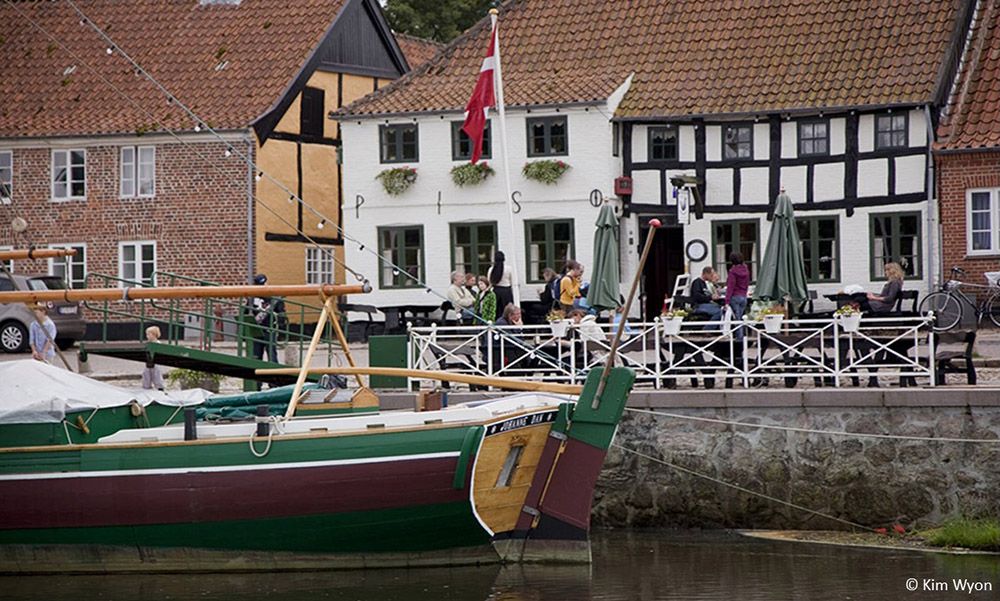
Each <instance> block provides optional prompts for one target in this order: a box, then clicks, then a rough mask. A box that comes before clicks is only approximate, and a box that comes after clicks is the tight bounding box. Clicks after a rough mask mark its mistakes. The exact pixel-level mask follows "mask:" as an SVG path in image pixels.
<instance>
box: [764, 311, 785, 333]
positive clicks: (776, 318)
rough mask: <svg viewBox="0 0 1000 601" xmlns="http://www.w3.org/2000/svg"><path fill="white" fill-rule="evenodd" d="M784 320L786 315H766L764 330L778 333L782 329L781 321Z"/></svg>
mask: <svg viewBox="0 0 1000 601" xmlns="http://www.w3.org/2000/svg"><path fill="white" fill-rule="evenodd" d="M784 320H785V316H784V315H765V316H764V331H765V332H767V333H768V334H777V333H778V332H780V331H781V322H782V321H784Z"/></svg>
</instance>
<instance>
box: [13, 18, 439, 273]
mask: <svg viewBox="0 0 1000 601" xmlns="http://www.w3.org/2000/svg"><path fill="white" fill-rule="evenodd" d="M77 4H78V5H79V6H80V8H81V10H82V14H81V13H77V12H75V11H74V8H73V7H72V6H71V5H70V4H68V3H63V2H30V3H29V2H16V3H2V4H0V22H2V23H4V27H3V34H2V37H0V64H2V65H3V67H2V74H3V75H2V77H0V248H9V247H18V248H21V247H27V246H29V245H33V246H37V247H63V246H68V247H73V248H76V249H77V250H78V254H77V255H76V256H75V257H74V258H73V259H72V260H71V261H70V263H69V264H68V265H67V264H65V263H64V262H62V261H61V260H60V261H55V262H53V261H49V262H45V261H17V262H16V264H14V265H12V267H13V269H14V270H15V271H16V272H22V273H38V272H43V273H44V272H49V273H55V274H59V275H65V276H66V278H67V280H68V281H69V283H70V284H71V285H72V286H74V287H83V286H85V285H88V284H89V285H91V286H104V285H115V282H114V280H112V281H110V282H109V281H108V279H107V278H104V277H102V276H107V277H108V278H112V279H120V280H129V281H143V282H151V281H153V280H154V279H156V278H157V275H159V279H160V280H161V281H160V283H161V284H166V283H168V282H166V281H163V280H164V273H167V272H168V273H176V274H183V275H184V276H186V277H192V278H198V279H205V280H212V281H216V282H222V283H230V284H231V283H242V282H246V281H247V279H248V277H249V276H250V275H252V274H253V273H256V272H260V271H264V272H266V273H267V274H268V276H269V279H270V281H271V282H272V283H277V284H286V283H304V282H309V283H317V282H330V281H334V280H341V279H342V277H343V271H342V270H341V269H339V268H338V266H337V264H338V262H339V261H342V258H343V253H342V246H341V245H342V241H343V240H342V237H341V236H340V233H339V231H338V229H337V227H336V226H337V225H339V223H340V218H341V217H340V216H341V201H342V198H341V197H342V194H341V191H340V179H341V178H340V166H339V160H338V154H339V151H340V131H339V127H338V126H337V124H335V123H333V122H331V121H329V119H327V117H326V116H327V113H328V112H330V111H332V110H336V109H337V108H338V107H340V106H343V105H346V104H348V103H350V102H351V101H353V100H355V99H357V98H360V97H362V96H364V95H366V94H368V93H370V92H372V91H373V90H376V89H378V88H379V87H380V86H381V85H383V84H385V83H388V82H389V81H391V80H393V79H395V78H397V77H399V76H400V75H402V74H404V73H406V72H407V71H408V70H409V65H408V64H407V61H406V58H405V57H404V55H403V53H402V51H401V49H400V47H399V45H398V44H397V43H396V41H395V38H394V37H393V35H392V32H391V30H390V29H389V27H388V24H387V22H386V21H385V18H384V16H383V14H382V11H381V8H380V6H379V3H378V2H377V0H296V1H295V2H291V3H289V2H285V1H284V0H253V1H240V0H135V1H133V2H129V3H122V2H118V1H115V0H85V1H82V2H78V3H77ZM91 25H93V26H96V27H97V28H99V29H101V30H102V31H104V32H106V33H107V35H109V36H110V38H111V41H108V39H104V38H102V37H101V35H100V34H99V32H98V31H95V28H94V27H92V26H91ZM408 41H412V42H413V44H412V46H413V47H414V48H415V49H417V50H420V51H424V49H423V48H422V46H421V45H420V44H419V43H418V42H419V41H417V40H408ZM415 51H416V50H415ZM125 54H127V55H129V56H131V57H132V58H134V59H135V61H136V62H137V63H138V64H139V65H141V66H142V67H143V68H144V69H145V70H146V71H148V72H149V73H150V74H152V76H153V77H155V78H156V79H157V80H158V81H159V82H160V83H161V84H162V85H163V86H164V87H165V88H166V89H167V90H168V91H169V92H170V94H172V95H173V98H175V99H176V101H172V100H171V99H170V98H169V97H168V96H167V95H166V94H165V93H164V92H163V91H162V90H160V89H158V88H157V87H156V86H155V85H154V84H153V83H152V82H151V81H150V80H148V79H147V78H145V77H143V76H142V75H141V73H139V72H138V71H137V70H136V69H135V68H134V67H133V66H132V65H131V64H130V63H129V62H128V61H127V60H126V58H125V56H124V55H125ZM179 103H183V104H185V105H187V106H188V107H190V108H191V110H192V111H193V112H194V113H195V115H196V118H195V117H192V116H191V115H189V114H187V113H186V112H185V111H183V110H181V108H180V107H179ZM209 128H211V129H214V130H215V131H216V132H217V134H218V135H216V134H214V133H212V132H210V131H208V130H209ZM241 155H245V156H248V157H250V158H251V159H252V161H253V162H252V163H251V162H248V161H246V160H244V158H243V157H242V156H241ZM254 163H256V166H255V165H254ZM262 172H263V173H262ZM265 174H266V177H265V176H264V175H265ZM272 178H273V179H272ZM279 183H280V185H279ZM289 191H291V192H292V193H293V194H294V195H295V196H298V197H300V198H302V199H304V200H305V202H307V203H309V205H310V206H312V207H314V208H315V209H316V210H317V211H319V212H320V213H322V214H323V215H324V216H326V217H327V219H326V221H325V222H323V221H322V220H321V218H319V217H317V216H316V215H315V214H314V213H312V212H310V210H309V209H304V208H303V207H302V206H301V205H299V204H298V203H297V202H294V200H293V199H292V200H290V193H289ZM17 218H21V219H24V220H25V221H26V222H27V224H28V229H27V230H26V231H24V232H17V231H15V229H14V228H12V227H11V223H12V221H13V220H15V219H17ZM88 274H89V275H88ZM88 280H89V282H88Z"/></svg>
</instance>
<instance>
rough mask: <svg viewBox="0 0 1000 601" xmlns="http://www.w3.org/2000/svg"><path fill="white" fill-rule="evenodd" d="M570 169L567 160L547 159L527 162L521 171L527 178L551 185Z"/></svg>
mask: <svg viewBox="0 0 1000 601" xmlns="http://www.w3.org/2000/svg"><path fill="white" fill-rule="evenodd" d="M568 170H569V164H568V163H566V162H565V161H560V160H557V159H547V160H543V161H532V162H530V163H525V164H524V169H522V170H521V173H522V174H523V175H524V177H525V178H527V179H530V180H534V181H536V182H541V183H543V184H548V185H551V184H554V183H556V182H557V181H559V178H560V177H562V175H563V173H566V172H567V171H568Z"/></svg>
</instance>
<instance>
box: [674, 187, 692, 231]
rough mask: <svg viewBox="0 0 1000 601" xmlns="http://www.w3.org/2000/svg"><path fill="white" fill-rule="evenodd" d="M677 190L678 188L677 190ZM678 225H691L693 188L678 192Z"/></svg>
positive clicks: (685, 188) (682, 189)
mask: <svg viewBox="0 0 1000 601" xmlns="http://www.w3.org/2000/svg"><path fill="white" fill-rule="evenodd" d="M675 189H676V188H675ZM677 192H678V194H677V223H680V224H689V223H691V221H690V219H691V188H688V187H687V186H685V187H684V188H681V189H680V190H678V191H677Z"/></svg>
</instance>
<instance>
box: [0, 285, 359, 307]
mask: <svg viewBox="0 0 1000 601" xmlns="http://www.w3.org/2000/svg"><path fill="white" fill-rule="evenodd" d="M370 291H371V286H370V285H369V284H368V283H367V282H366V283H365V284H363V285H362V284H358V285H350V286H346V285H333V284H324V285H315V286H305V285H302V286H299V285H292V286H166V287H163V288H153V287H150V288H139V287H137V288H80V289H76V290H26V291H14V292H0V303H38V302H46V301H66V302H79V301H116V300H117V301H122V300H145V299H157V298H241V297H253V296H285V297H287V296H313V295H318V296H324V297H330V296H342V295H346V294H363V293H366V292H370Z"/></svg>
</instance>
